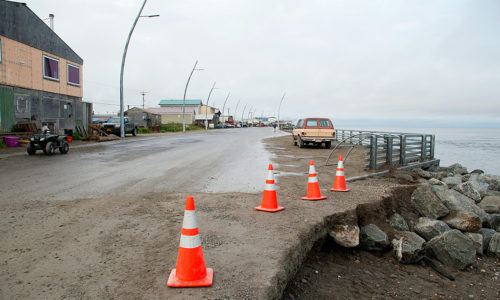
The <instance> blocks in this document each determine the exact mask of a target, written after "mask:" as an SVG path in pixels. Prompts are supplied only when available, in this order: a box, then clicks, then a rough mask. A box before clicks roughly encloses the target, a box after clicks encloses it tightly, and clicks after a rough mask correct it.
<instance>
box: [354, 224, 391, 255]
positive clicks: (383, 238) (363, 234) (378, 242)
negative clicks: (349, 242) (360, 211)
mask: <svg viewBox="0 0 500 300" xmlns="http://www.w3.org/2000/svg"><path fill="white" fill-rule="evenodd" d="M359 242H360V246H361V248H363V249H365V250H368V251H385V250H387V247H388V246H389V238H388V237H387V234H386V233H385V232H383V231H382V230H380V228H378V227H377V225H375V224H369V225H366V226H363V227H361V229H360V234H359Z"/></svg>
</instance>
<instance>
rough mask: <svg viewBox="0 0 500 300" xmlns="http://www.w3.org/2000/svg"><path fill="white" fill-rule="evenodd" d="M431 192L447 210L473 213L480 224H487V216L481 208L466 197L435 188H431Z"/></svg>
mask: <svg viewBox="0 0 500 300" xmlns="http://www.w3.org/2000/svg"><path fill="white" fill-rule="evenodd" d="M433 191H434V192H435V193H436V195H437V196H438V197H439V199H441V201H442V202H443V203H444V205H446V207H447V208H448V209H449V210H455V211H459V212H466V213H473V214H475V215H477V216H478V217H479V219H480V220H481V223H482V224H484V223H488V222H489V216H488V214H487V213H486V212H485V211H484V210H483V209H482V208H480V207H479V206H477V205H476V204H475V203H474V200H472V199H471V198H469V197H466V196H464V195H462V194H460V193H459V192H457V191H455V190H447V189H443V188H436V187H435V186H433Z"/></svg>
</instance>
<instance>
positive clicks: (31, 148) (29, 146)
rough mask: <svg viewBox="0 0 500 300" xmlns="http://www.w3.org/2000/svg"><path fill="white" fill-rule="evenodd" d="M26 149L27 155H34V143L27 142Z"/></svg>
mask: <svg viewBox="0 0 500 300" xmlns="http://www.w3.org/2000/svg"><path fill="white" fill-rule="evenodd" d="M26 151H27V152H28V154H29V155H34V154H35V153H36V149H35V145H33V143H32V142H29V143H28V148H26Z"/></svg>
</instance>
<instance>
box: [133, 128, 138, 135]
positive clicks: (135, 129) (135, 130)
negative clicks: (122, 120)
mask: <svg viewBox="0 0 500 300" xmlns="http://www.w3.org/2000/svg"><path fill="white" fill-rule="evenodd" d="M132 135H133V136H136V135H137V128H134V130H132Z"/></svg>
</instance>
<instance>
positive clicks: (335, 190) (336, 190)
mask: <svg viewBox="0 0 500 300" xmlns="http://www.w3.org/2000/svg"><path fill="white" fill-rule="evenodd" d="M330 191H332V192H349V191H350V190H349V189H345V190H338V189H334V188H331V189H330Z"/></svg>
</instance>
